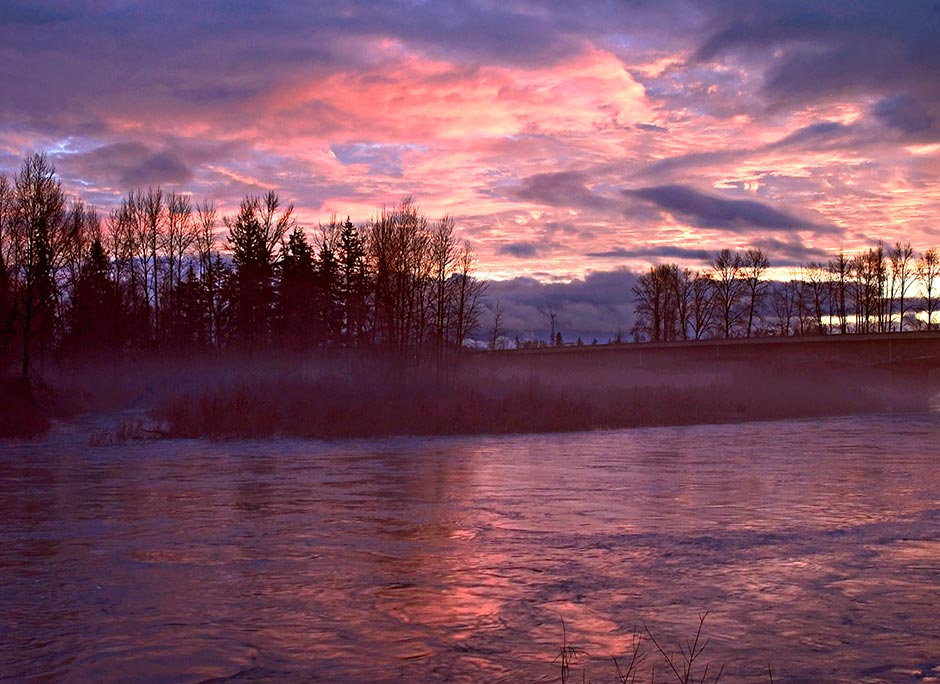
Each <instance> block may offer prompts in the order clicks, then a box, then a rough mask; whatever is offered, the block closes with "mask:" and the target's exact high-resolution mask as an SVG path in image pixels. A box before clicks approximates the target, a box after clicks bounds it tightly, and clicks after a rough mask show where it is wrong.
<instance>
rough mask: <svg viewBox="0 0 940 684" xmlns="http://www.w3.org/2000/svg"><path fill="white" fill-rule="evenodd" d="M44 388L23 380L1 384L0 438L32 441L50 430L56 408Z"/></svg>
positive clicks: (11, 380)
mask: <svg viewBox="0 0 940 684" xmlns="http://www.w3.org/2000/svg"><path fill="white" fill-rule="evenodd" d="M45 394H46V393H45V392H44V391H43V389H42V387H36V386H34V385H33V384H32V383H24V382H23V381H21V380H19V379H9V378H8V379H2V380H0V438H4V437H7V438H9V437H16V438H27V439H28V438H32V437H37V436H39V435H42V434H45V432H46V431H47V430H48V429H49V418H50V416H51V414H52V407H51V406H50V405H49V404H50V402H49V399H48V397H46V396H44V395H45Z"/></svg>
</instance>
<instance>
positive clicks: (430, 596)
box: [0, 415, 940, 683]
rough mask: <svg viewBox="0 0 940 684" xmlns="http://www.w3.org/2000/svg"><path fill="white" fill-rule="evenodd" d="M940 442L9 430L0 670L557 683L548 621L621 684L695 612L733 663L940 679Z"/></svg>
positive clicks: (790, 434)
mask: <svg viewBox="0 0 940 684" xmlns="http://www.w3.org/2000/svg"><path fill="white" fill-rule="evenodd" d="M938 438H940V418H938V416H936V415H921V416H865V417H853V418H839V419H825V420H804V421H787V422H776V423H753V424H748V425H733V426H702V427H684V428H663V429H646V430H632V431H610V432H597V433H578V434H567V435H524V436H510V437H482V438H480V437H473V438H457V439H454V438H441V439H424V440H419V439H389V440H385V441H380V442H376V441H368V442H367V441H361V442H360V441H353V442H336V443H320V442H304V441H275V442H267V443H265V442H239V443H220V444H212V443H204V442H199V441H183V440H180V441H170V442H159V443H136V444H131V445H128V446H123V447H118V446H112V447H91V446H75V445H76V443H84V442H83V440H84V441H87V434H86V433H84V432H82V429H81V427H80V426H79V427H70V426H64V427H60V428H58V429H57V431H56V432H55V434H53V435H52V436H51V437H50V438H49V439H48V440H46V441H45V442H42V443H16V442H4V443H2V444H0V510H2V511H3V517H2V520H0V578H2V585H0V615H2V616H3V617H2V622H0V681H4V682H6V681H16V682H82V683H84V682H124V681H135V682H153V683H158V682H159V683H163V682H167V683H169V682H173V683H176V682H233V683H234V682H237V683H243V682H311V681H324V682H327V681H343V682H392V681H412V682H421V681H441V682H445V681H446V682H471V681H472V682H504V681H505V682H533V681H560V671H559V664H558V662H555V663H554V664H553V663H552V659H553V658H554V657H555V656H556V655H557V653H558V650H559V648H560V647H561V645H562V640H563V638H567V641H568V643H569V644H572V645H575V646H578V647H579V648H582V649H584V650H585V651H586V652H587V655H586V656H584V657H583V658H581V659H580V660H579V661H578V663H577V664H576V666H575V668H574V675H575V676H574V679H576V680H577V681H580V679H581V670H582V668H587V672H588V677H589V678H590V679H592V680H593V681H596V682H597V681H615V676H614V671H613V665H612V661H611V660H610V658H609V656H610V655H622V654H623V653H625V652H626V651H627V649H628V647H629V644H630V641H631V634H632V632H633V629H634V628H635V627H636V628H639V629H640V630H642V629H643V625H644V624H645V625H646V627H647V628H648V629H649V630H650V631H651V632H652V633H653V635H654V636H655V637H656V638H657V640H658V641H660V642H661V643H662V644H663V645H664V646H666V645H667V644H668V648H669V650H674V648H675V644H677V643H678V641H679V640H680V639H684V638H686V637H689V636H691V635H692V634H693V633H694V631H695V628H696V626H697V625H698V622H699V615H700V614H701V613H702V612H703V611H706V610H707V611H708V617H707V619H706V622H705V627H704V631H705V633H706V634H707V635H708V636H709V637H711V642H710V643H709V645H708V648H707V650H706V651H705V654H704V655H703V656H702V659H703V660H702V661H703V662H704V661H705V660H708V661H711V663H712V669H711V670H710V672H713V673H714V672H715V669H714V668H715V667H716V666H717V665H718V664H720V663H722V662H724V663H725V664H726V665H725V672H724V675H723V677H722V681H724V682H751V681H753V682H766V681H768V676H767V666H768V664H770V665H771V666H772V668H773V674H774V680H775V681H776V682H805V681H815V682H905V681H925V682H926V681H938V680H940V619H938V618H937V615H938V614H940V610H938V607H940V469H938V466H940V447H938V445H940V439H938ZM562 620H563V621H564V632H565V634H566V637H563V627H562ZM646 650H647V652H648V655H647V661H646V665H652V664H654V663H656V662H657V660H656V658H658V656H656V654H655V653H654V652H653V649H652V646H651V644H649V642H648V640H647V644H646ZM621 663H623V659H622V658H621ZM644 671H647V672H648V670H644ZM664 675H665V673H664V670H663V666H662V665H661V664H657V681H666V680H665V676H664ZM641 680H642V681H649V676H648V674H645V675H644V676H643V677H641Z"/></svg>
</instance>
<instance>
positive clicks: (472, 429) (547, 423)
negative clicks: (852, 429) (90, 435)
mask: <svg viewBox="0 0 940 684" xmlns="http://www.w3.org/2000/svg"><path fill="white" fill-rule="evenodd" d="M634 356H635V355H634ZM637 358H639V357H637ZM643 359H644V361H643V363H642V364H637V363H634V364H633V365H631V364H629V363H624V362H622V361H621V360H620V358H619V357H618V356H617V355H616V354H614V353H609V354H598V355H590V354H585V355H577V354H571V355H548V356H535V357H533V356H531V355H525V354H467V355H465V356H464V357H463V358H462V359H461V360H460V362H459V363H458V364H456V365H454V366H451V367H448V368H447V371H446V373H438V372H436V369H434V368H431V367H418V366H416V365H414V364H406V363H402V362H393V361H390V360H388V359H383V358H381V357H376V356H365V355H350V354H342V355H340V354H336V355H321V356H316V357H311V356H309V355H301V354H278V355H272V354H264V355H262V354H255V355H235V354H226V355H216V356H200V357H186V358H155V357H150V358H138V359H123V360H118V361H114V362H108V363H105V362H100V361H99V362H97V363H87V364H84V365H81V366H79V365H71V366H68V367H60V368H53V369H49V370H47V372H46V373H45V374H44V375H43V379H42V381H40V382H37V383H34V385H33V386H32V387H31V388H30V389H29V391H26V390H23V389H22V386H21V385H18V384H16V383H14V382H12V381H11V382H8V383H6V384H5V385H4V386H3V393H2V396H0V407H3V408H4V410H3V412H2V416H3V417H2V418H0V436H7V437H27V438H28V437H31V436H37V435H41V434H43V433H44V432H45V431H46V430H47V429H48V426H49V420H50V419H51V418H61V419H65V420H68V419H69V417H70V416H74V415H78V414H81V413H91V412H97V413H109V412H110V413H120V412H131V413H130V414H129V415H134V416H137V417H138V418H139V419H140V421H143V422H145V423H146V428H145V429H144V428H142V427H141V426H140V425H130V424H128V425H124V424H123V423H122V427H121V429H120V430H116V431H115V435H114V436H113V437H112V438H109V439H110V441H115V440H117V441H126V440H127V439H134V438H144V437H145V438H153V437H196V438H208V439H244V438H269V437H276V436H283V437H304V438H319V439H335V438H346V437H378V436H389V435H454V434H507V433H538V432H565V431H582V430H593V429H611V428H633V427H652V426H671V425H694V424H708V423H734V422H746V421H751V420H774V419H786V418H799V417H813V416H832V415H851V414H858V413H869V412H885V411H905V412H907V411H921V410H926V409H927V403H926V400H925V397H924V396H923V395H924V392H923V387H921V386H917V387H915V386H914V383H912V381H911V377H912V374H911V373H910V372H908V371H906V370H905V372H900V371H899V370H898V369H897V368H896V367H883V366H867V367H864V368H862V367H857V366H851V365H848V364H835V363H832V362H831V360H827V361H826V362H825V363H814V362H806V360H805V359H803V358H799V359H797V360H796V361H794V360H793V359H790V360H788V359H787V357H785V356H777V357H775V362H774V363H747V362H743V361H742V360H741V359H739V358H733V357H732V358H728V355H727V354H725V356H724V357H723V358H721V359H718V360H716V359H714V358H709V359H697V358H696V356H695V354H692V353H690V354H688V355H684V354H682V353H681V350H679V349H678V348H677V349H676V350H675V351H674V352H672V354H671V355H670V356H669V357H663V358H656V359H654V361H655V362H654V361H651V360H650V357H649V355H648V354H647V355H646V356H645V357H643ZM140 416H143V418H140ZM138 418H135V420H138ZM125 422H126V421H125ZM96 439H97V438H96ZM102 439H104V438H102ZM105 441H108V440H107V439H106V440H105Z"/></svg>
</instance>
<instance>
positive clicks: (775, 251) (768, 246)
mask: <svg viewBox="0 0 940 684" xmlns="http://www.w3.org/2000/svg"><path fill="white" fill-rule="evenodd" d="M754 243H755V247H760V248H761V249H762V250H763V251H764V253H765V254H766V255H767V258H768V259H769V260H770V265H771V266H804V265H806V264H807V263H809V262H812V261H817V262H821V263H827V262H828V261H829V257H830V256H832V254H831V253H829V252H827V251H826V250H823V249H818V248H816V247H812V246H810V245H807V244H805V243H803V242H800V241H798V240H780V239H778V238H774V237H767V236H764V237H761V238H757V239H755V240H754Z"/></svg>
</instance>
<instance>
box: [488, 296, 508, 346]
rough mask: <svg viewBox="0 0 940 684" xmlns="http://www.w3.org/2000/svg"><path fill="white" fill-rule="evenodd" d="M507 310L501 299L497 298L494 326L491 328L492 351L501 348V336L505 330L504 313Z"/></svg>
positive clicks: (494, 310)
mask: <svg viewBox="0 0 940 684" xmlns="http://www.w3.org/2000/svg"><path fill="white" fill-rule="evenodd" d="M504 314H505V310H504V309H503V305H502V304H500V303H499V300H498V299H497V300H496V308H495V309H493V326H492V327H491V328H490V351H496V350H497V349H499V343H500V338H501V337H502V336H503V334H504V332H505V331H504V330H503V315H504Z"/></svg>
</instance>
